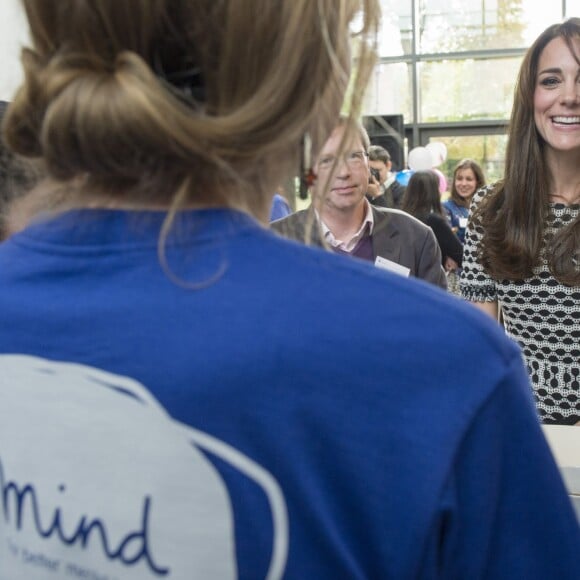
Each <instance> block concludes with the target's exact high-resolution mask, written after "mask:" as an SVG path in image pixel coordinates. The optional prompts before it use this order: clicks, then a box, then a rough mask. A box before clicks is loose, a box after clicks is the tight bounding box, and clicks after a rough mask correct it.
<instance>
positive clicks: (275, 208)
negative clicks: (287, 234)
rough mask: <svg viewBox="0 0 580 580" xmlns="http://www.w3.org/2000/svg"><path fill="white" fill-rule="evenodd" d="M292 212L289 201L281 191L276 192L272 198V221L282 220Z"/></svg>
mask: <svg viewBox="0 0 580 580" xmlns="http://www.w3.org/2000/svg"><path fill="white" fill-rule="evenodd" d="M291 213H292V208H291V207H290V205H289V204H288V202H287V201H286V200H285V199H284V198H283V197H282V196H281V195H280V194H279V193H275V194H274V197H273V198H272V207H271V208H270V221H271V222H273V221H276V220H281V219H282V218H285V217H286V216H287V215H290V214H291Z"/></svg>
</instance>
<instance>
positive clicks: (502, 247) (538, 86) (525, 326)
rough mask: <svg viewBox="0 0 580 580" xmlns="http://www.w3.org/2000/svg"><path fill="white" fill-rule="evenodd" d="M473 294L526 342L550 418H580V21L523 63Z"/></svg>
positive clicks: (473, 229)
mask: <svg viewBox="0 0 580 580" xmlns="http://www.w3.org/2000/svg"><path fill="white" fill-rule="evenodd" d="M474 206H475V210H474V212H473V213H472V216H471V218H470V222H469V225H468V230H467V236H466V245H465V253H464V261H463V266H464V271H463V274H462V280H461V289H462V294H463V296H464V297H465V298H466V299H467V300H470V301H471V302H473V303H474V304H476V305H477V306H478V307H479V308H481V309H482V310H484V311H486V312H488V313H489V314H490V315H491V316H493V318H494V319H496V318H497V317H498V307H501V313H502V315H503V322H504V325H505V328H506V330H507V332H508V333H509V334H510V335H511V336H512V337H513V338H515V339H516V340H517V341H518V343H519V344H520V345H521V347H522V349H523V353H524V355H525V358H526V361H527V366H528V371H529V374H530V376H531V378H532V382H533V386H534V394H535V398H536V403H537V407H538V410H539V413H540V415H541V418H542V420H543V421H544V422H545V423H561V424H568V425H573V424H575V423H578V421H580V397H579V392H580V323H579V321H580V19H579V18H570V19H569V20H567V21H565V22H563V23H560V24H554V25H552V26H550V27H548V28H547V29H546V30H545V31H544V32H543V33H542V34H541V35H540V36H539V37H538V38H537V39H536V41H535V42H534V43H533V44H532V46H531V47H530V49H529V50H528V52H527V53H526V56H525V58H524V60H523V62H522V65H521V69H520V73H519V78H518V82H517V86H516V93H515V98H514V106H513V111H512V117H511V123H510V130H509V138H508V144H507V154H506V165H505V176H504V179H503V180H502V181H501V182H499V183H497V184H495V185H493V186H490V187H488V188H484V189H483V190H480V191H479V192H478V193H477V194H476V197H475V198H474Z"/></svg>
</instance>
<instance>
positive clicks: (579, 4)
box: [566, 0, 580, 18]
mask: <svg viewBox="0 0 580 580" xmlns="http://www.w3.org/2000/svg"><path fill="white" fill-rule="evenodd" d="M570 16H576V17H580V0H566V17H568V18H569V17H570Z"/></svg>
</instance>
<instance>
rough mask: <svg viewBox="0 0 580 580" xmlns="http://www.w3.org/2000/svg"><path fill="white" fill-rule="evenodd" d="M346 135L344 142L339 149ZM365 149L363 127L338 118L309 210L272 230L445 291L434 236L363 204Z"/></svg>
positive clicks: (394, 213) (408, 219) (396, 214)
mask: <svg viewBox="0 0 580 580" xmlns="http://www.w3.org/2000/svg"><path fill="white" fill-rule="evenodd" d="M349 129H350V130H349ZM345 133H347V134H348V141H347V142H346V143H344V145H343V140H344V136H345ZM369 146H370V141H369V136H368V134H367V132H366V130H365V129H364V127H363V126H362V124H360V123H357V124H356V126H355V127H349V126H348V121H347V120H346V119H344V118H341V119H340V121H339V123H338V125H337V127H336V128H335V130H334V131H333V132H332V134H331V136H330V137H329V139H328V141H327V142H326V143H325V145H324V147H323V148H322V151H321V152H320V155H319V157H318V159H317V162H316V165H315V167H314V170H315V173H316V175H317V179H316V182H315V184H314V186H313V188H312V199H313V202H312V204H311V206H310V208H308V209H306V210H302V211H298V212H296V213H294V214H292V215H290V216H288V217H286V218H284V219H282V220H278V221H275V222H274V223H273V224H272V228H273V229H274V230H275V231H276V232H278V233H280V234H282V235H284V236H286V237H288V238H292V239H295V240H299V241H302V242H308V243H311V244H313V245H318V246H323V247H328V248H330V249H331V250H333V251H334V252H336V253H339V254H346V255H350V256H353V257H356V258H360V259H363V260H368V261H370V262H373V263H374V264H375V265H376V266H378V267H379V268H384V269H386V270H391V271H393V272H396V273H397V274H401V275H403V276H415V277H417V278H422V279H423V280H426V281H428V282H431V283H433V284H435V285H437V286H440V287H441V288H444V289H446V288H447V282H446V278H445V273H444V271H443V268H442V267H441V252H440V250H439V246H438V244H437V240H436V239H435V236H434V234H433V232H432V230H431V229H430V228H429V227H427V226H425V225H424V224H423V223H422V222H420V221H419V220H417V219H415V218H413V217H412V216H410V215H409V214H407V213H405V212H402V211H399V210H395V209H386V208H378V207H373V206H371V204H370V203H369V202H368V201H367V199H366V197H365V194H366V192H367V188H368V184H369V177H370V168H369V161H368V155H367V151H368V148H369Z"/></svg>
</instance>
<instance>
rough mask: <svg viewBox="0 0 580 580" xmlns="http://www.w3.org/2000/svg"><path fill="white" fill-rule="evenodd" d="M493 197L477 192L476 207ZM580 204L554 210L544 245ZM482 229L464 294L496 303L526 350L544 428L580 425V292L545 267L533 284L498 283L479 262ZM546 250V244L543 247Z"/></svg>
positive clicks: (473, 241)
mask: <svg viewBox="0 0 580 580" xmlns="http://www.w3.org/2000/svg"><path fill="white" fill-rule="evenodd" d="M490 191H491V187H487V188H484V189H482V190H480V191H479V192H477V194H476V195H475V197H474V199H473V205H472V209H473V207H474V205H476V204H478V203H479V202H480V201H481V199H482V198H483V197H484V196H485V195H486V194H487V193H489V192H490ZM579 213H580V204H575V205H570V206H566V205H564V204H560V203H552V204H550V212H549V217H548V221H547V224H546V228H545V232H544V240H546V239H547V238H549V237H550V236H552V235H553V234H554V233H555V232H557V231H558V230H559V229H560V228H562V227H564V226H565V225H567V224H569V223H571V222H572V221H573V220H574V219H576V217H577V216H578V215H579ZM482 233H483V231H482V228H481V227H474V225H473V223H471V222H470V224H469V226H468V230H467V235H466V242H465V247H464V254H463V273H462V277H461V294H462V296H463V298H465V299H467V300H471V301H476V302H491V301H494V300H497V301H498V303H499V304H500V305H501V309H502V312H503V318H504V325H505V329H506V332H507V333H508V334H509V335H510V336H512V337H513V338H514V339H515V340H516V341H517V342H518V343H519V344H520V346H521V347H522V350H523V354H524V357H525V359H526V363H527V366H528V370H529V373H530V376H531V379H532V384H533V387H534V395H535V399H536V404H537V407H538V411H539V414H540V417H541V418H542V419H543V420H544V421H546V422H562V423H570V422H573V421H574V418H576V419H577V420H580V287H578V286H575V287H570V286H564V285H563V284H561V283H560V282H558V281H557V280H556V279H555V278H554V277H553V276H552V274H550V271H549V269H548V265H547V262H546V259H545V256H544V250H542V260H541V264H540V265H539V266H538V267H537V268H536V269H535V270H534V273H533V275H532V276H531V277H530V278H527V279H525V280H521V281H517V282H514V281H511V280H494V279H492V278H490V276H489V275H488V274H487V273H486V272H485V271H484V270H483V267H482V266H481V264H480V263H479V261H478V259H477V248H478V246H479V244H480V243H481V238H482ZM544 246H545V244H544Z"/></svg>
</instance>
